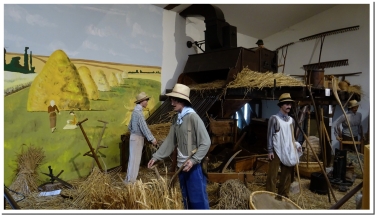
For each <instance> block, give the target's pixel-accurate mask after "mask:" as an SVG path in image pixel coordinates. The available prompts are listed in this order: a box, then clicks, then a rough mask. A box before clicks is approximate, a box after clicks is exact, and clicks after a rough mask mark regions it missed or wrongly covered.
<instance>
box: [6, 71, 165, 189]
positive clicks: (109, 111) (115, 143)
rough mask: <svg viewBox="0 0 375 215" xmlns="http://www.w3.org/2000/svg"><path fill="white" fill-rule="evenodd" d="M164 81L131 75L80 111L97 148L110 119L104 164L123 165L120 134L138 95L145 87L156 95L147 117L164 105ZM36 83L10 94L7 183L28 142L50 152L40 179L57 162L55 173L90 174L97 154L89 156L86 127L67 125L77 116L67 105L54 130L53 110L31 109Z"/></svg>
mask: <svg viewBox="0 0 375 215" xmlns="http://www.w3.org/2000/svg"><path fill="white" fill-rule="evenodd" d="M160 88H161V84H160V82H159V81H155V80H151V79H136V78H128V79H126V80H125V83H124V84H122V85H119V86H116V87H112V88H111V90H110V91H107V92H99V93H100V95H99V98H100V99H98V100H91V101H90V105H91V110H87V111H75V115H76V116H77V118H78V121H82V120H84V119H86V118H87V119H88V120H87V121H85V122H84V123H82V127H83V129H84V131H85V133H86V134H87V137H88V139H89V141H90V143H91V145H92V146H93V147H94V148H95V147H96V146H97V144H98V141H99V139H100V136H101V132H102V129H103V125H104V123H102V122H99V121H98V120H103V121H106V122H108V124H107V126H106V130H105V131H104V135H103V137H102V140H101V143H100V145H103V146H108V148H103V149H100V152H99V155H100V158H99V160H100V161H101V165H102V167H103V168H107V169H109V168H113V167H116V166H119V165H120V148H119V144H120V142H121V140H120V136H121V134H124V133H125V132H126V131H127V124H128V122H129V120H130V115H131V111H132V110H133V108H134V106H135V104H134V101H135V96H136V95H137V94H138V93H139V92H141V91H144V92H146V93H147V94H148V95H150V96H151V100H150V102H149V106H148V107H152V108H153V109H150V110H146V111H145V116H146V117H147V116H148V115H149V114H152V112H153V110H156V109H157V108H158V107H159V106H160V102H159V99H158V97H159V94H160ZM29 89H30V87H27V88H25V89H22V90H20V91H18V92H15V93H12V94H10V95H8V96H6V97H5V98H4V184H5V185H9V184H11V182H12V180H13V178H14V177H15V170H16V168H17V163H16V162H15V159H16V155H17V154H19V153H20V152H21V150H22V146H23V145H24V146H28V145H30V144H32V145H34V146H37V147H42V148H43V150H44V153H45V156H46V157H45V159H44V163H43V164H42V165H41V168H40V169H39V172H38V174H39V179H41V180H42V181H48V180H49V177H48V176H45V175H43V174H41V172H44V173H49V172H48V166H49V165H51V167H52V169H53V170H54V174H55V175H57V173H59V172H60V171H61V170H64V173H63V174H62V175H61V176H60V178H61V179H63V180H71V179H76V178H81V177H86V176H87V175H88V174H89V172H90V170H91V168H92V165H93V158H92V157H90V156H83V155H84V154H85V153H86V152H88V151H90V148H89V146H88V144H87V142H86V140H85V138H84V135H83V133H82V131H81V129H80V128H79V127H78V128H76V129H69V130H66V129H63V128H64V126H65V125H66V124H67V120H69V119H71V117H72V116H71V115H70V114H69V112H70V111H68V110H63V111H61V113H60V114H58V115H57V122H56V128H57V129H56V130H55V131H54V132H53V133H52V132H51V129H50V124H49V123H50V122H49V115H48V113H47V107H46V111H40V112H38V111H35V112H28V111H27V108H26V107H27V100H28V95H29Z"/></svg>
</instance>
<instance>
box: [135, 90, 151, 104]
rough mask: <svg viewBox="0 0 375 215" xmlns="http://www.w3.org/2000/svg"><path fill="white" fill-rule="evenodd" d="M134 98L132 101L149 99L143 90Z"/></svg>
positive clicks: (137, 101)
mask: <svg viewBox="0 0 375 215" xmlns="http://www.w3.org/2000/svg"><path fill="white" fill-rule="evenodd" d="M135 99H137V100H136V101H135V102H134V103H136V104H137V103H139V102H143V101H144V100H147V99H150V96H147V95H146V93H145V92H141V93H140V94H138V95H137V96H136V97H135Z"/></svg>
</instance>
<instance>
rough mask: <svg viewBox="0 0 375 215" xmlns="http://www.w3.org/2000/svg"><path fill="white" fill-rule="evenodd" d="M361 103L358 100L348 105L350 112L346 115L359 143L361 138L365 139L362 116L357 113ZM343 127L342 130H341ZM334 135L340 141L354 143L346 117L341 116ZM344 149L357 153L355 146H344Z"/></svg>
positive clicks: (337, 121) (335, 125)
mask: <svg viewBox="0 0 375 215" xmlns="http://www.w3.org/2000/svg"><path fill="white" fill-rule="evenodd" d="M358 107H359V103H358V101H357V100H351V101H349V104H348V111H347V112H346V115H347V117H348V121H349V123H350V128H351V130H352V132H353V136H354V140H355V141H358V140H359V138H358V136H360V137H361V138H363V139H364V136H363V131H362V114H361V113H359V112H357V111H358ZM341 127H342V130H341ZM334 134H335V137H336V139H337V140H338V141H352V140H353V139H352V136H351V133H350V129H349V125H348V123H347V122H346V118H345V115H344V114H343V115H341V116H340V117H339V118H338V119H337V120H336V121H335V123H334ZM343 149H347V150H351V151H355V149H354V146H353V145H351V144H344V145H343Z"/></svg>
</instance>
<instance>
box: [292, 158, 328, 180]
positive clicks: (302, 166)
mask: <svg viewBox="0 0 375 215" xmlns="http://www.w3.org/2000/svg"><path fill="white" fill-rule="evenodd" d="M320 164H321V165H322V166H323V162H322V161H320ZM298 171H299V174H300V176H303V177H306V178H310V177H311V173H313V172H322V170H321V169H320V166H319V163H318V162H312V161H309V162H302V161H300V162H299V164H298Z"/></svg>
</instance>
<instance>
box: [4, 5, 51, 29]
mask: <svg viewBox="0 0 375 215" xmlns="http://www.w3.org/2000/svg"><path fill="white" fill-rule="evenodd" d="M4 15H5V16H6V17H9V18H11V19H12V20H14V21H16V22H21V21H25V22H26V23H28V24H29V25H38V26H41V27H56V26H57V25H56V24H54V23H52V22H50V21H48V19H46V18H44V17H43V16H41V15H39V14H30V13H29V12H28V11H27V10H25V9H23V8H22V7H20V6H17V5H14V6H13V5H7V6H6V8H5V10H4Z"/></svg>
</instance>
